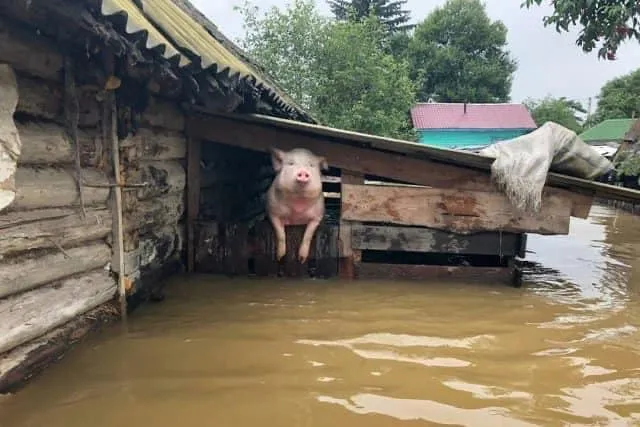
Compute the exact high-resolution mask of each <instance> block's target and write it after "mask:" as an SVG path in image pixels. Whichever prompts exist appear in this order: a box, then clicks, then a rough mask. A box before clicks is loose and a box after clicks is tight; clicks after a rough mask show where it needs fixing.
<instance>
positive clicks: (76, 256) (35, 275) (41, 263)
mask: <svg viewBox="0 0 640 427" xmlns="http://www.w3.org/2000/svg"><path fill="white" fill-rule="evenodd" d="M110 260H111V248H109V246H107V245H106V244H105V243H104V242H101V243H95V244H92V245H88V246H80V247H75V248H71V249H66V250H65V253H62V252H60V251H57V252H54V253H51V254H47V255H44V256H37V257H33V258H29V259H26V260H23V261H15V260H14V261H13V262H11V263H10V264H6V263H5V264H0V298H4V297H6V296H8V295H13V294H17V293H19V292H24V291H27V290H30V289H33V288H36V287H38V286H41V285H44V284H47V283H50V282H54V281H56V280H60V279H64V278H65V277H69V276H72V275H74V274H77V273H82V272H85V271H91V270H95V269H97V268H100V267H104V266H105V265H107V263H108V262H109V261H110Z"/></svg>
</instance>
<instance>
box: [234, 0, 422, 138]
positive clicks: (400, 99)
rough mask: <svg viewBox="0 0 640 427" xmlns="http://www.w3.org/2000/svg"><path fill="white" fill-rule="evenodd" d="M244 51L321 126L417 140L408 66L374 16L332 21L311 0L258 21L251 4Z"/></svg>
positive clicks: (295, 2) (247, 9) (302, 0)
mask: <svg viewBox="0 0 640 427" xmlns="http://www.w3.org/2000/svg"><path fill="white" fill-rule="evenodd" d="M239 10H240V11H241V13H242V15H243V17H244V23H245V30H246V32H247V33H246V36H245V38H244V40H241V41H240V44H241V46H243V47H244V48H245V49H246V50H247V51H248V52H249V53H250V54H251V55H252V56H253V57H254V58H255V59H256V61H257V62H258V63H259V64H261V65H262V66H263V67H264V68H265V69H267V70H268V71H269V72H270V74H272V75H273V76H274V78H276V79H277V80H278V81H279V82H280V84H281V85H282V86H283V87H284V88H285V90H287V92H288V93H289V94H290V95H291V96H292V97H293V98H294V99H296V100H297V101H298V102H300V103H301V104H302V105H303V106H304V107H305V108H307V109H308V110H309V111H310V112H311V113H312V114H313V115H314V116H316V117H318V118H319V119H320V120H321V121H322V122H323V124H326V125H329V126H334V127H338V128H342V129H348V130H354V131H359V132H366V133H371V134H375V135H381V136H389V137H397V138H405V139H407V138H408V139H411V140H415V139H416V138H417V137H416V135H415V134H414V132H413V130H412V126H411V123H410V117H409V111H410V109H411V107H412V106H413V105H414V103H415V101H416V98H415V87H414V84H413V83H412V81H411V79H410V78H409V67H408V64H407V62H406V60H402V59H398V58H396V57H395V56H393V54H392V53H391V52H392V49H398V50H402V46H403V42H402V41H399V44H398V46H397V47H396V48H393V46H392V45H391V44H390V38H389V37H387V35H388V32H387V30H388V28H387V26H386V25H385V24H384V23H381V22H380V21H379V20H378V19H377V18H376V17H375V16H367V17H365V18H363V19H360V20H358V21H352V20H345V21H334V20H329V19H327V18H324V17H322V16H321V15H320V13H319V11H318V10H317V8H316V5H315V2H314V1H313V0H292V3H291V4H289V6H287V7H286V8H285V9H283V10H281V9H278V8H272V9H270V10H268V11H267V12H266V13H265V14H264V15H263V16H261V17H259V16H258V12H259V10H258V9H257V8H255V7H253V6H251V5H250V4H249V3H245V5H244V7H243V8H241V9H239Z"/></svg>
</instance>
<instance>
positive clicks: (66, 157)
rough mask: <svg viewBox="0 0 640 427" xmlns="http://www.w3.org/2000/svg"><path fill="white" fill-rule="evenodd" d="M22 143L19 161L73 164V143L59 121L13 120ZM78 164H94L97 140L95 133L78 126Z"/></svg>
mask: <svg viewBox="0 0 640 427" xmlns="http://www.w3.org/2000/svg"><path fill="white" fill-rule="evenodd" d="M16 127H17V128H18V134H19V135H20V142H21V143H22V152H21V154H20V158H19V159H18V164H19V165H52V164H73V162H74V161H75V147H74V146H73V142H72V141H71V139H70V138H69V136H68V135H67V133H66V132H65V130H64V128H63V127H62V126H61V125H58V124H56V123H51V122H42V121H28V122H17V123H16ZM78 140H79V142H80V149H81V156H82V165H83V166H85V167H86V166H95V165H97V163H98V159H99V156H100V154H101V153H100V149H101V147H102V143H101V141H99V136H98V135H97V133H95V134H92V132H90V131H87V130H82V129H80V130H78Z"/></svg>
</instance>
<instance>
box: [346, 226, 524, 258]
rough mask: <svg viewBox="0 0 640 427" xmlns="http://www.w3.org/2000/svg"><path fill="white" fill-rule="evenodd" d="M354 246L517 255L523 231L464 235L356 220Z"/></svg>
mask: <svg viewBox="0 0 640 427" xmlns="http://www.w3.org/2000/svg"><path fill="white" fill-rule="evenodd" d="M351 246H352V247H353V248H354V249H361V250H377V251H401V252H429V253H451V254H473V255H504V256H515V255H517V254H518V252H519V249H520V235H519V234H515V233H499V232H486V233H477V234H471V235H461V234H455V233H448V232H446V231H442V230H435V229H430V228H416V227H393V226H376V225H363V224H353V225H352V226H351Z"/></svg>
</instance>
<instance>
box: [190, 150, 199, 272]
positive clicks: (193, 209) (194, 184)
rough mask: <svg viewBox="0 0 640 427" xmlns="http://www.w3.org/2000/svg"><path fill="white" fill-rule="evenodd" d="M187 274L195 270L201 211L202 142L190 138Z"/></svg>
mask: <svg viewBox="0 0 640 427" xmlns="http://www.w3.org/2000/svg"><path fill="white" fill-rule="evenodd" d="M187 153H188V154H187V156H188V157H187V272H190V273H191V272H193V271H194V270H195V259H196V255H195V254H196V247H195V245H196V241H195V228H194V227H195V221H197V220H198V214H199V209H200V158H201V153H202V141H200V140H199V139H194V138H190V139H189V142H188V152H187Z"/></svg>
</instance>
